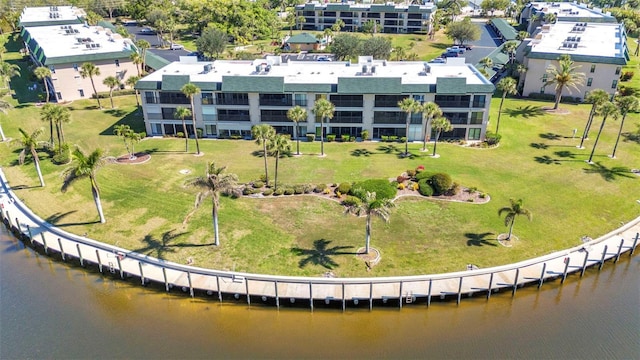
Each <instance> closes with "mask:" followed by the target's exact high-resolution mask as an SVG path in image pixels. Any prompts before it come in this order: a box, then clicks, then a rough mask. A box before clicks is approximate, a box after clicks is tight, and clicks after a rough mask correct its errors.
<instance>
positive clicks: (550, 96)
mask: <svg viewBox="0 0 640 360" xmlns="http://www.w3.org/2000/svg"><path fill="white" fill-rule="evenodd" d="M529 98H530V99H535V100H545V101H555V99H556V96H555V95H554V94H541V93H530V94H529ZM560 102H561V103H568V104H580V103H582V98H581V97H579V96H576V97H573V96H563V97H561V98H560Z"/></svg>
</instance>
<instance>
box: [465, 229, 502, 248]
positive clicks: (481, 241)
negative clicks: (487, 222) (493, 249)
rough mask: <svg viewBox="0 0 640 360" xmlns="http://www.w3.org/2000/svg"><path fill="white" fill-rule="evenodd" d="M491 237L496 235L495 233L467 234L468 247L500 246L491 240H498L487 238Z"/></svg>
mask: <svg viewBox="0 0 640 360" xmlns="http://www.w3.org/2000/svg"><path fill="white" fill-rule="evenodd" d="M489 235H494V234H493V233H490V232H486V233H465V234H464V236H465V237H466V238H467V246H484V245H488V246H498V245H496V244H494V243H492V242H489V240H497V239H496V238H494V237H492V238H487V236H489Z"/></svg>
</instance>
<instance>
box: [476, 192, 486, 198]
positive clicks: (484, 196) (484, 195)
mask: <svg viewBox="0 0 640 360" xmlns="http://www.w3.org/2000/svg"><path fill="white" fill-rule="evenodd" d="M478 196H480V199H484V198H486V197H487V194H485V193H480V195H478Z"/></svg>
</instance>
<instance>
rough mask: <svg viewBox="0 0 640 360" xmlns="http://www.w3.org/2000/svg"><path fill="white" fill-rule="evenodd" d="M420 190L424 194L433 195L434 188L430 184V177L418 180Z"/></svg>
mask: <svg viewBox="0 0 640 360" xmlns="http://www.w3.org/2000/svg"><path fill="white" fill-rule="evenodd" d="M418 192H419V193H420V195H422V196H431V195H433V188H432V187H431V185H429V180H428V179H422V180H420V181H419V182H418Z"/></svg>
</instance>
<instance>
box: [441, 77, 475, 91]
mask: <svg viewBox="0 0 640 360" xmlns="http://www.w3.org/2000/svg"><path fill="white" fill-rule="evenodd" d="M466 93H467V79H466V78H444V77H441V78H437V79H436V94H466Z"/></svg>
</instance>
